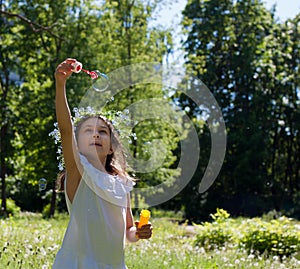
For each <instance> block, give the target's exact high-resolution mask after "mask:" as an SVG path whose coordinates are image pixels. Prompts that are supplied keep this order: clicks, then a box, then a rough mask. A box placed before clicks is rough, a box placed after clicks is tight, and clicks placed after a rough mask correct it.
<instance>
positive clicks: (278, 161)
mask: <svg viewBox="0 0 300 269" xmlns="http://www.w3.org/2000/svg"><path fill="white" fill-rule="evenodd" d="M299 19H300V16H299V15H298V16H296V17H295V18H294V19H290V20H289V21H287V22H284V23H281V22H278V21H275V19H274V14H273V13H272V11H269V10H267V9H266V7H265V5H264V3H263V1H260V0H256V1H252V0H242V1H233V0H224V1H206V0H200V1H199V0H189V1H188V3H187V5H186V7H185V10H184V11H183V20H182V26H183V31H184V32H185V33H186V38H185V40H184V41H183V47H184V49H185V52H186V55H185V56H186V67H187V70H188V71H189V72H190V73H192V74H194V75H196V76H197V77H198V78H199V79H201V80H202V81H203V82H204V83H205V84H206V85H207V86H208V88H209V89H210V91H211V92H212V94H213V95H214V97H215V98H216V100H217V101H218V104H219V105H220V107H221V109H222V112H223V116H224V120H225V123H226V130H227V135H228V140H227V151H226V157H225V162H224V164H223V167H222V171H221V173H220V175H219V177H218V178H217V180H216V182H215V183H214V185H213V186H212V187H211V189H210V191H209V192H208V193H207V194H199V193H197V192H195V191H194V189H195V188H196V186H197V185H196V184H197V183H198V184H199V179H200V178H201V177H202V173H203V171H204V169H205V167H206V164H207V162H206V159H205V157H206V158H209V153H210V150H209V148H208V149H207V146H206V145H209V143H205V142H204V143H203V144H204V145H205V147H201V163H200V164H199V169H198V171H197V174H195V178H194V179H193V180H192V181H191V184H190V186H188V188H187V189H186V192H185V193H184V195H183V198H182V201H183V202H184V204H185V208H186V210H189V212H187V213H189V214H188V217H189V218H190V219H195V218H198V220H199V221H200V220H202V219H203V218H205V217H206V216H208V212H210V211H211V210H212V209H213V208H215V207H217V206H220V205H226V208H228V209H229V210H230V212H232V214H233V215H235V216H237V215H244V216H251V217H254V216H258V215H261V214H263V213H265V212H268V211H269V210H271V209H273V208H275V209H276V210H277V211H281V210H290V209H291V208H292V209H294V207H295V206H296V204H297V203H298V200H299V199H298V200H297V199H296V198H295V193H299V178H298V175H299V168H300V159H299V158H298V156H299V154H298V153H299V151H300V148H299V145H300V144H299V124H298V122H299V120H298V119H299V113H298V111H299V104H300V101H299V51H298V48H299V40H300V39H299V33H300V31H299ZM194 87H195V88H196V87H197V84H196V83H195V85H194V84H193V82H191V83H190V88H189V90H193V89H195V88H194ZM180 103H181V105H182V106H183V107H184V108H187V109H189V111H190V115H191V116H193V117H195V118H197V117H199V116H200V117H201V111H199V108H198V107H197V106H195V104H193V102H192V101H191V100H189V99H188V98H187V97H184V96H181V98H180ZM199 137H200V139H203V140H204V139H205V138H206V141H209V134H208V132H204V133H200V134H199ZM204 141H205V140H204ZM201 145H202V144H201ZM295 156H297V157H295ZM197 180H198V181H197ZM190 212H200V213H199V214H198V215H196V216H195V215H192V214H191V213H190ZM290 212H291V214H293V216H295V217H296V216H297V217H298V216H299V213H298V212H299V210H298V209H297V210H295V211H292V210H290Z"/></svg>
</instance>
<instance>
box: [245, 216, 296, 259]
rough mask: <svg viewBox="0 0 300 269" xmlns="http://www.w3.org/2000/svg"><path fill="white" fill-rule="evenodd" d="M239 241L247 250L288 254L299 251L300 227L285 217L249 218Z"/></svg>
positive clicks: (281, 254) (270, 253)
mask: <svg viewBox="0 0 300 269" xmlns="http://www.w3.org/2000/svg"><path fill="white" fill-rule="evenodd" d="M240 242H241V245H242V246H244V247H245V248H246V249H247V250H248V251H249V252H254V253H257V254H265V255H275V256H279V257H282V256H290V255H291V254H292V253H295V252H298V251H300V227H299V225H293V224H292V223H291V220H290V219H288V218H286V217H281V218H279V219H278V220H272V221H270V222H266V221H262V220H260V219H255V220H254V221H253V220H251V221H249V225H248V229H247V230H246V232H245V234H244V236H243V237H242V238H241V241H240Z"/></svg>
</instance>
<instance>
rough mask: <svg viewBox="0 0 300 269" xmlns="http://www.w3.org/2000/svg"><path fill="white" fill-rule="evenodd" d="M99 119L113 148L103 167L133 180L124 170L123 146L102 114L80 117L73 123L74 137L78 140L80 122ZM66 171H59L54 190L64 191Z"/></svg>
mask: <svg viewBox="0 0 300 269" xmlns="http://www.w3.org/2000/svg"><path fill="white" fill-rule="evenodd" d="M93 118H96V119H101V120H103V121H104V122H105V124H106V125H107V127H108V128H109V130H110V137H111V145H112V149H113V153H111V154H109V155H108V156H107V158H106V163H105V169H106V171H107V172H108V173H109V174H112V175H119V176H121V178H122V179H126V180H134V178H132V177H131V176H130V175H129V174H128V173H127V171H126V169H127V163H126V159H125V153H124V148H123V146H122V144H121V142H120V138H119V135H118V133H117V131H116V129H115V128H114V126H113V124H112V122H111V121H110V120H108V119H107V118H106V117H104V116H102V115H88V116H84V117H82V118H81V119H80V120H79V121H78V122H77V123H76V124H75V138H76V140H77V141H78V135H79V131H80V128H81V126H82V124H83V123H84V122H85V121H87V120H89V119H93ZM65 176H66V171H63V172H62V173H60V174H59V175H58V177H57V180H56V190H57V191H64V181H65Z"/></svg>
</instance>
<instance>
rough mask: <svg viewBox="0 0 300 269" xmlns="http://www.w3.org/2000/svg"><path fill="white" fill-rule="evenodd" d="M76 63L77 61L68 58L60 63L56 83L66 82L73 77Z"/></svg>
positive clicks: (56, 71)
mask: <svg viewBox="0 0 300 269" xmlns="http://www.w3.org/2000/svg"><path fill="white" fill-rule="evenodd" d="M76 62H77V60H76V59H71V58H68V59H66V60H65V61H63V62H62V63H60V64H59V65H58V66H57V68H56V70H55V73H54V76H55V79H56V82H61V83H64V82H66V80H67V79H68V78H69V77H70V76H71V75H72V73H73V72H72V69H73V68H74V65H75V63H76Z"/></svg>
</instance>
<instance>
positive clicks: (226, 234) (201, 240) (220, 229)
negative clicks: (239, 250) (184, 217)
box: [194, 209, 233, 250]
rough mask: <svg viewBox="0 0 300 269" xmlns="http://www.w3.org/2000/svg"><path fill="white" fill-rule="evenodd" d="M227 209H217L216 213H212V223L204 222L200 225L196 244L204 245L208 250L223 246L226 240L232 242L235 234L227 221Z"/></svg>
mask: <svg viewBox="0 0 300 269" xmlns="http://www.w3.org/2000/svg"><path fill="white" fill-rule="evenodd" d="M229 216H230V215H229V214H228V213H227V211H226V210H223V209H217V212H216V213H215V214H211V217H212V219H213V220H214V221H213V222H212V223H209V222H204V223H203V224H201V225H195V226H197V227H198V229H197V230H198V234H197V235H196V240H195V242H194V243H195V245H196V246H199V247H204V248H205V249H206V250H212V249H216V248H221V247H223V246H224V245H225V243H226V242H230V241H231V239H232V237H233V235H232V233H231V231H230V230H229V229H227V225H226V221H227V219H228V218H229Z"/></svg>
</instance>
